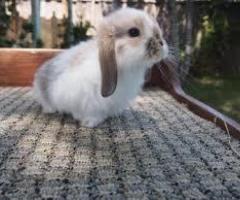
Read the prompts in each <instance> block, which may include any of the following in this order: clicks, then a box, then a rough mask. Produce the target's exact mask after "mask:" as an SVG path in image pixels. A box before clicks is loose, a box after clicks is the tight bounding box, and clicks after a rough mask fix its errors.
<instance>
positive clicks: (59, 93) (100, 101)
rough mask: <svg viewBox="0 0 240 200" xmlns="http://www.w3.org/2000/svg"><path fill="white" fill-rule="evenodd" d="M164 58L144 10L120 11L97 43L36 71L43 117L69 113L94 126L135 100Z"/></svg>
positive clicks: (158, 35)
mask: <svg viewBox="0 0 240 200" xmlns="http://www.w3.org/2000/svg"><path fill="white" fill-rule="evenodd" d="M167 56H168V46H167V44H166V41H165V40H164V39H163V36H162V31H161V29H160V28H159V26H158V23H157V21H156V20H155V19H154V18H153V17H151V16H150V15H148V14H147V13H145V12H144V11H141V10H137V9H133V8H122V9H119V10H117V11H115V12H113V13H111V14H109V15H108V16H107V17H105V18H104V19H103V20H102V22H101V23H100V26H99V28H98V30H97V36H96V38H94V39H92V40H89V41H87V42H81V43H80V44H78V45H76V46H75V47H72V48H70V49H68V50H66V51H64V52H62V53H60V54H59V55H57V56H56V57H54V58H52V59H51V60H49V61H47V62H46V63H44V64H43V65H42V66H40V67H39V69H38V70H37V72H36V74H35V78H34V83H33V90H34V93H35V96H36V98H37V101H38V102H39V103H40V104H41V105H42V108H43V111H44V112H46V113H53V112H56V111H58V112H60V113H70V114H71V115H72V116H73V117H74V118H75V119H76V120H79V121H80V122H81V125H82V126H86V127H95V126H97V125H98V124H99V123H101V122H103V121H104V120H105V119H106V118H107V117H109V116H114V115H117V114H119V113H120V112H121V111H122V110H123V109H124V108H125V107H126V106H127V105H128V103H129V102H130V101H131V100H133V99H134V98H135V97H136V96H137V94H138V92H139V91H140V90H141V87H142V85H143V83H144V75H145V73H146V71H147V69H149V68H150V67H151V66H152V65H153V64H154V63H157V62H159V61H160V60H162V59H164V58H166V57H167Z"/></svg>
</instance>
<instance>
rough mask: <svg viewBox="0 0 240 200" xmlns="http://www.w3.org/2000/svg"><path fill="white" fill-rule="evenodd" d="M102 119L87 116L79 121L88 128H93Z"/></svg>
mask: <svg viewBox="0 0 240 200" xmlns="http://www.w3.org/2000/svg"><path fill="white" fill-rule="evenodd" d="M102 121H103V119H99V118H87V119H84V120H82V121H81V125H82V126H84V127H88V128H94V127H96V126H98V125H99V124H100V123H101V122H102Z"/></svg>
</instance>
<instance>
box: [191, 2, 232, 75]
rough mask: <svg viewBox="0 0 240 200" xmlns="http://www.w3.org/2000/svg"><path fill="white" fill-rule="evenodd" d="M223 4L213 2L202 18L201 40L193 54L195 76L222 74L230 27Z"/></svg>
mask: <svg viewBox="0 0 240 200" xmlns="http://www.w3.org/2000/svg"><path fill="white" fill-rule="evenodd" d="M225 6H226V5H225V4H224V3H222V2H221V1H220V0H219V1H213V3H212V6H210V7H209V8H208V9H207V10H206V14H205V15H204V16H203V17H202V25H201V26H202V27H201V29H202V40H201V44H200V49H199V50H198V51H196V52H195V55H194V60H193V63H194V64H193V66H194V67H195V68H193V69H192V71H193V73H194V74H196V75H203V74H219V73H221V72H222V70H221V69H222V65H223V62H224V60H223V59H224V55H225V54H226V52H227V51H228V50H229V48H230V47H229V40H230V32H231V27H230V26H229V23H228V18H227V16H226V13H225V12H224V10H225V9H226V8H225Z"/></svg>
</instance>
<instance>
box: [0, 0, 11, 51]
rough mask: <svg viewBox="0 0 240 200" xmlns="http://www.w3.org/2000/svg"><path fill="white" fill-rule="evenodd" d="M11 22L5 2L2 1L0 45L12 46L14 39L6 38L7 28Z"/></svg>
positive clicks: (0, 10) (0, 9)
mask: <svg viewBox="0 0 240 200" xmlns="http://www.w3.org/2000/svg"><path fill="white" fill-rule="evenodd" d="M9 23H10V16H8V15H7V14H6V8H5V4H4V3H0V47H9V46H12V43H13V41H10V40H7V39H6V32H7V28H8V26H9Z"/></svg>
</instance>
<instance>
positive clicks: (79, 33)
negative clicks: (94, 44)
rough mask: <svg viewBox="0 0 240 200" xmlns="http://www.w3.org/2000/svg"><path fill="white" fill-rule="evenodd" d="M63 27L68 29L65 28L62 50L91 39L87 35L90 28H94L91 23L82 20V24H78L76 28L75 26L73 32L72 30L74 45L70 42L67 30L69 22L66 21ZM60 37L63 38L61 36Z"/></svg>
mask: <svg viewBox="0 0 240 200" xmlns="http://www.w3.org/2000/svg"><path fill="white" fill-rule="evenodd" d="M63 26H64V27H66V28H65V33H64V35H63V39H64V40H63V43H62V45H61V47H62V48H68V47H70V46H71V45H74V44H77V43H78V42H80V41H85V40H87V39H88V38H89V36H88V35H87V32H88V30H89V29H90V28H94V27H93V26H92V25H91V24H90V22H88V21H83V19H82V18H81V20H80V23H79V24H77V25H76V26H73V30H72V34H73V41H72V44H69V42H68V33H67V28H68V27H69V26H68V20H67V19H65V20H64V22H63ZM59 37H61V35H59Z"/></svg>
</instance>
